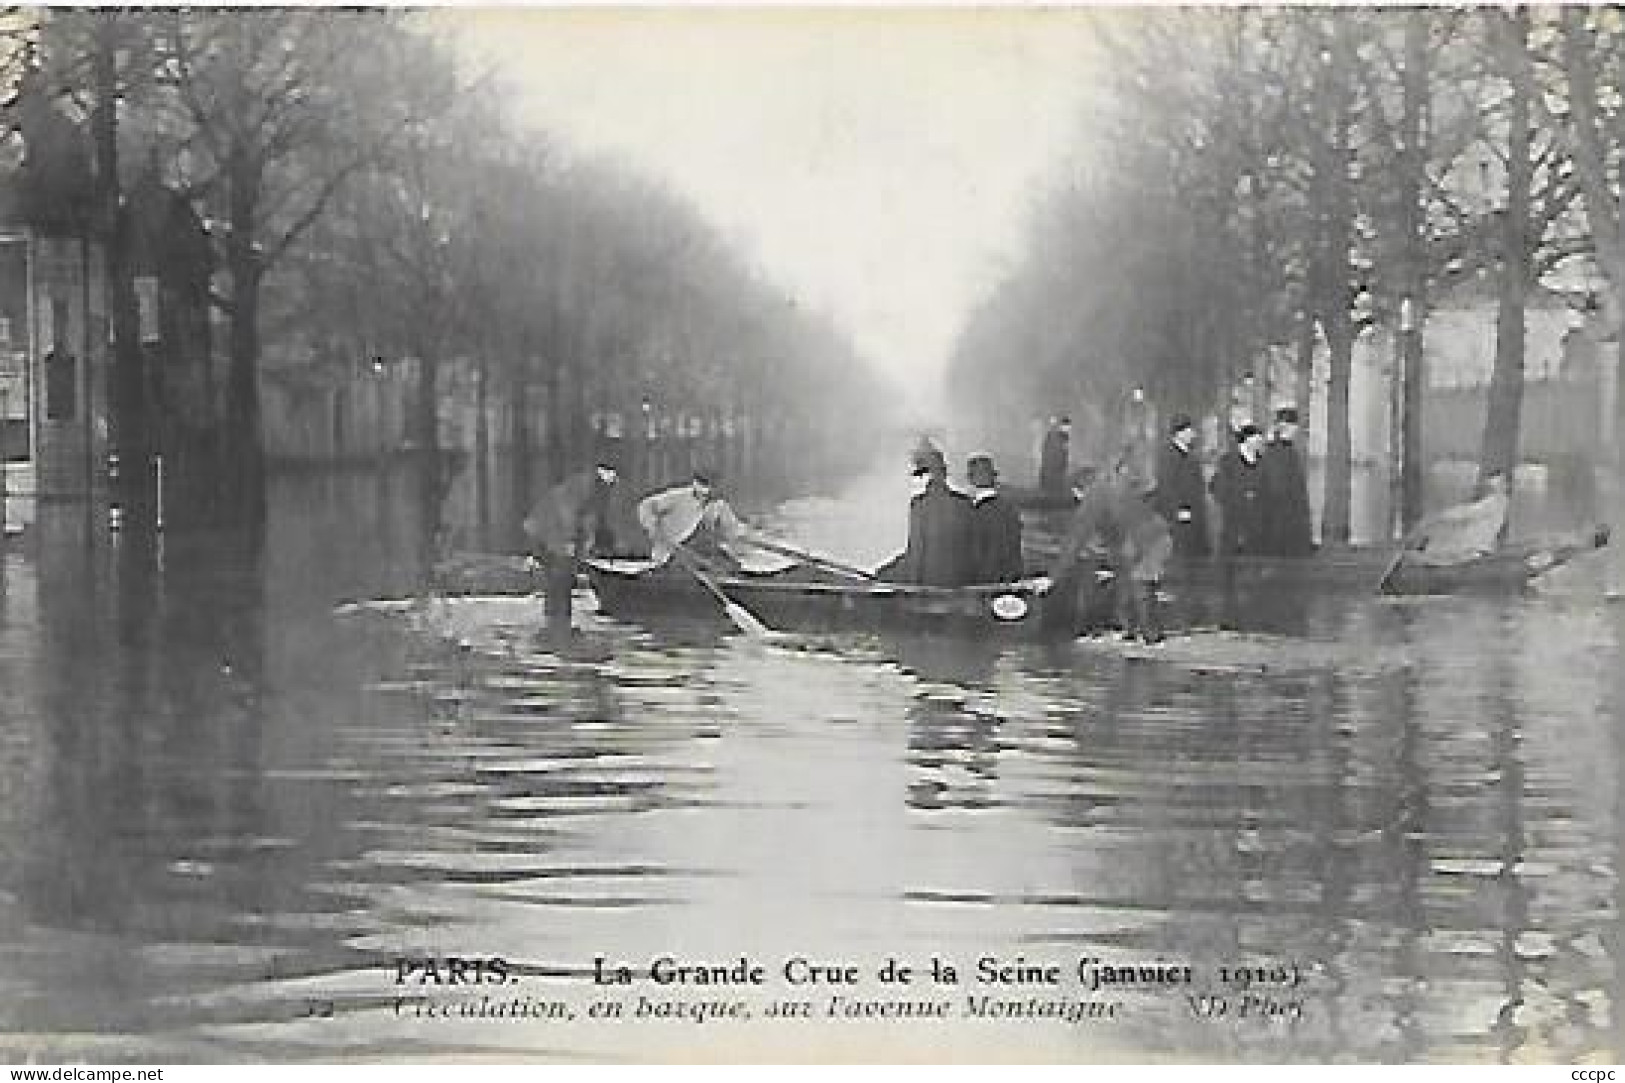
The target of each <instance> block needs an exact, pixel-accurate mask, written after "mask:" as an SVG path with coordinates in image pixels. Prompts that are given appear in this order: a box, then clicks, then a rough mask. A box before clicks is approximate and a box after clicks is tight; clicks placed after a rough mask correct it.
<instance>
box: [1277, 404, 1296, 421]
mask: <svg viewBox="0 0 1625 1083" xmlns="http://www.w3.org/2000/svg"><path fill="white" fill-rule="evenodd" d="M1275 420H1277V421H1284V422H1286V423H1287V424H1288V425H1296V424H1297V423H1298V408H1297V407H1296V406H1283V407H1281V408H1280V409H1279V410H1276V411H1275Z"/></svg>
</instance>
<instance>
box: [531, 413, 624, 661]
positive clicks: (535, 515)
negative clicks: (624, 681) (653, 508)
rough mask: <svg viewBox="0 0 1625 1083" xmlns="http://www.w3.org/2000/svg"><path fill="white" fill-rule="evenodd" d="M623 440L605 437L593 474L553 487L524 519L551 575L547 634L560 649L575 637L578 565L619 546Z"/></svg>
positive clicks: (546, 590) (536, 551)
mask: <svg viewBox="0 0 1625 1083" xmlns="http://www.w3.org/2000/svg"><path fill="white" fill-rule="evenodd" d="M619 445H620V441H618V440H614V439H610V438H606V439H604V440H603V441H602V442H601V443H600V445H599V449H598V456H597V460H596V463H595V465H594V466H593V468H592V469H591V470H583V471H581V472H580V473H577V474H572V475H571V476H569V477H567V478H565V479H564V480H563V481H561V482H559V483H558V484H557V485H555V486H553V487H552V488H551V489H550V490H548V492H547V495H546V496H544V497H543V498H542V499H541V500H540V501H539V502H538V503H537V505H536V507H535V508H533V509H532V510H531V513H530V514H529V515H527V516H526V517H525V522H524V529H525V536H526V537H527V538H528V539H530V545H531V552H532V554H533V555H534V556H535V557H536V558H538V559H539V560H540V563H541V565H542V567H543V570H544V572H545V574H546V579H545V586H544V591H543V594H544V597H545V599H546V605H547V630H548V633H549V635H550V636H551V637H552V639H553V640H554V642H555V644H557V645H560V646H562V645H565V644H567V643H568V642H569V641H570V639H571V631H572V626H571V615H570V600H571V599H570V591H571V589H572V588H573V587H574V586H575V577H576V561H578V560H580V559H581V558H583V557H587V556H591V555H593V554H596V553H604V552H612V551H613V550H614V548H615V538H614V533H613V531H612V529H611V526H610V522H611V518H610V516H611V498H612V496H613V493H614V489H615V484H616V481H617V480H618V478H619V469H620V446H619Z"/></svg>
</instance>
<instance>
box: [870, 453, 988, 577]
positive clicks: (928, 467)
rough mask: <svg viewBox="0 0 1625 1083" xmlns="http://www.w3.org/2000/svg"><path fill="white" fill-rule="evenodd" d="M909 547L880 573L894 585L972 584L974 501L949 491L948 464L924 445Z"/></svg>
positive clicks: (917, 463) (915, 470)
mask: <svg viewBox="0 0 1625 1083" xmlns="http://www.w3.org/2000/svg"><path fill="white" fill-rule="evenodd" d="M911 475H912V478H913V485H914V496H913V497H912V498H911V499H910V500H909V502H908V546H907V547H906V548H905V549H904V550H903V551H902V553H900V554H898V555H897V556H896V557H894V558H893V559H892V560H890V561H888V562H887V563H886V564H885V565H884V566H882V567H881V568H880V569H879V570H878V571H876V573H875V574H876V575H877V576H878V577H880V578H881V579H885V580H887V581H889V582H893V583H912V584H915V585H917V586H922V587H960V586H964V585H965V583H966V582H967V581H968V579H967V576H968V572H969V559H968V558H969V547H970V500H969V498H967V497H966V496H965V495H964V494H963V493H960V492H957V491H955V490H954V489H951V488H949V487H948V461H947V460H946V459H944V458H943V456H942V452H941V451H939V450H938V449H937V448H936V447H934V446H932V445H930V444H925V443H922V444H921V446H920V447H919V448H917V449H916V450H915V452H914V457H913V465H912V469H911Z"/></svg>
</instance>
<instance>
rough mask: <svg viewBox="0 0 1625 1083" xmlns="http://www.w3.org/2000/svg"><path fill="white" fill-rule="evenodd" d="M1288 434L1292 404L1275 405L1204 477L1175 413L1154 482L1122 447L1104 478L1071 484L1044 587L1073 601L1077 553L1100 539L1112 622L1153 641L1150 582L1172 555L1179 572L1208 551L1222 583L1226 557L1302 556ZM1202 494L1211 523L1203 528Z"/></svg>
mask: <svg viewBox="0 0 1625 1083" xmlns="http://www.w3.org/2000/svg"><path fill="white" fill-rule="evenodd" d="M1297 434H1298V415H1297V411H1296V410H1294V409H1292V408H1290V407H1284V408H1282V409H1280V410H1278V411H1276V414H1275V424H1274V430H1273V432H1272V433H1271V435H1270V436H1269V437H1268V438H1266V437H1265V435H1264V433H1263V431H1262V430H1261V429H1259V428H1258V426H1256V425H1253V424H1251V423H1249V424H1245V425H1242V426H1241V427H1240V428H1239V429H1238V430H1236V432H1235V434H1234V437H1235V446H1234V447H1233V448H1231V449H1229V450H1227V451H1225V452H1224V454H1222V455H1221V456H1220V457H1219V460H1218V463H1217V465H1216V467H1215V469H1214V472H1213V476H1212V479H1211V480H1209V479H1208V477H1207V473H1206V471H1205V470H1204V469H1203V466H1202V462H1201V460H1200V458H1199V456H1198V454H1197V451H1196V440H1197V432H1196V425H1195V423H1194V422H1193V421H1192V419H1191V418H1190V417H1189V416H1188V415H1185V414H1176V415H1174V417H1173V418H1171V419H1170V421H1169V424H1168V439H1167V442H1166V444H1164V445H1163V447H1162V448H1161V450H1160V453H1159V455H1158V459H1157V466H1156V472H1155V477H1154V479H1153V478H1152V477H1150V476H1148V475H1147V474H1146V472H1145V471H1144V469H1143V464H1142V463H1141V462H1140V461H1139V459H1138V458H1137V457H1136V456H1134V455H1133V454H1132V453H1130V452H1125V453H1124V454H1123V455H1122V456H1121V457H1120V458H1119V459H1118V460H1117V462H1115V463H1114V464H1113V466H1112V469H1111V470H1110V472H1109V473H1108V474H1106V475H1105V476H1103V477H1099V478H1096V479H1094V480H1093V481H1092V483H1082V482H1080V483H1078V484H1075V491H1076V494H1077V500H1078V505H1077V510H1076V511H1075V512H1074V513H1073V517H1072V522H1071V525H1070V528H1069V529H1068V531H1067V535H1066V538H1065V539H1064V541H1063V542H1062V544H1061V548H1060V551H1059V552H1058V553H1057V554H1056V555H1055V557H1054V559H1053V560H1052V561H1051V563H1050V567H1049V574H1048V575H1047V576H1045V577H1044V583H1043V586H1044V588H1045V589H1047V590H1051V591H1060V592H1062V593H1063V595H1064V596H1066V597H1071V598H1075V597H1076V596H1077V594H1076V592H1077V590H1078V588H1079V586H1080V581H1079V572H1080V569H1081V568H1082V567H1083V566H1084V565H1085V561H1084V554H1085V553H1086V552H1088V551H1091V549H1092V548H1093V547H1096V546H1104V548H1106V549H1107V551H1108V552H1109V554H1110V559H1111V564H1112V568H1111V571H1112V572H1113V573H1114V574H1113V578H1114V579H1115V580H1116V593H1117V600H1118V607H1117V608H1118V617H1119V619H1120V621H1121V622H1122V624H1123V625H1124V627H1125V629H1126V630H1127V631H1128V632H1129V633H1130V634H1134V635H1138V636H1139V637H1141V638H1143V639H1144V640H1146V641H1147V642H1157V641H1159V640H1160V639H1161V638H1162V621H1161V619H1160V617H1159V615H1158V602H1157V599H1158V596H1159V587H1160V585H1161V583H1162V581H1163V579H1164V577H1165V576H1166V575H1167V573H1168V568H1169V565H1170V563H1171V562H1172V563H1173V564H1174V566H1175V567H1176V568H1177V569H1179V570H1180V571H1182V572H1184V573H1185V574H1186V575H1188V574H1189V573H1190V572H1192V571H1194V570H1195V569H1196V568H1197V567H1198V566H1199V565H1202V564H1205V563H1207V562H1209V561H1211V560H1213V559H1214V558H1215V557H1216V558H1217V561H1218V564H1219V567H1220V571H1221V577H1222V579H1221V581H1222V582H1224V583H1229V582H1230V581H1231V579H1230V576H1229V575H1228V574H1227V573H1228V572H1229V571H1230V570H1231V569H1232V567H1233V563H1232V562H1233V560H1234V558H1237V557H1247V556H1276V557H1299V556H1307V555H1309V554H1310V553H1312V552H1313V551H1314V548H1315V546H1314V537H1313V532H1312V526H1311V519H1310V509H1309V487H1308V482H1307V477H1306V474H1305V471H1304V465H1303V459H1302V457H1301V455H1300V454H1299V452H1298V449H1297V447H1296V446H1295V443H1294V441H1295V439H1296V437H1297ZM1210 496H1211V497H1212V499H1213V503H1214V504H1215V505H1216V510H1217V512H1218V524H1217V530H1214V529H1212V527H1211V526H1210V517H1209V514H1208V512H1209V497H1210ZM1063 611H1064V608H1063Z"/></svg>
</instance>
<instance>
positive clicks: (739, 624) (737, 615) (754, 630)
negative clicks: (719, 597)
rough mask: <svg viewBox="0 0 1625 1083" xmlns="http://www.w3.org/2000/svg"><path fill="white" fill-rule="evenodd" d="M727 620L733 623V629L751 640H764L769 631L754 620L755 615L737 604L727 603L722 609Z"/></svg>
mask: <svg viewBox="0 0 1625 1083" xmlns="http://www.w3.org/2000/svg"><path fill="white" fill-rule="evenodd" d="M722 608H723V610H724V611H725V612H727V614H728V619H729V620H731V621H733V624H734V627H735V628H738V629H739V630H740V631H741V632H744V633H745V634H746V635H748V636H750V637H752V638H753V639H765V638H766V637H767V636H768V634H769V632H770V629H769V628H768V626H767V625H765V624H763V623H762V622H761V621H759V620H757V619H756V614H754V613H752V612H751V611H750V610H748V609H746V608H745V607H744V606H742V605H740V604H739V603H738V602H728V603H727V604H725V605H724V606H723V607H722Z"/></svg>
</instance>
